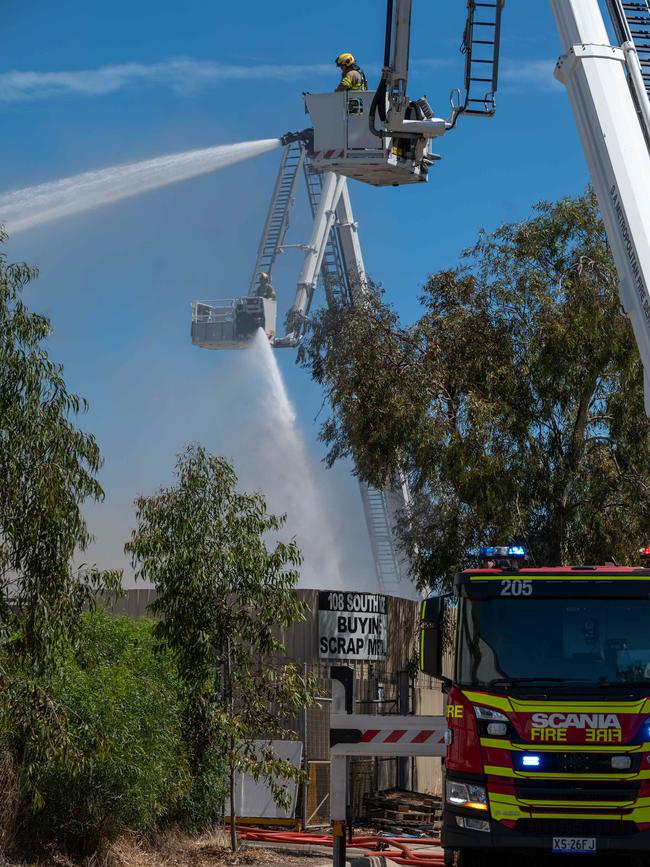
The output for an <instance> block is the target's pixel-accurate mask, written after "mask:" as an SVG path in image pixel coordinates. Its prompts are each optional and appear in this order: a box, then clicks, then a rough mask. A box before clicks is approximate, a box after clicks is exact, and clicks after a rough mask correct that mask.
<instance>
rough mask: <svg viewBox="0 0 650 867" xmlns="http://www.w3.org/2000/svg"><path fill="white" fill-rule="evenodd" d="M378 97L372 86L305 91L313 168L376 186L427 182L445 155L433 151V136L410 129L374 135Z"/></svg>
mask: <svg viewBox="0 0 650 867" xmlns="http://www.w3.org/2000/svg"><path fill="white" fill-rule="evenodd" d="M374 97H375V91H372V90H369V91H359V90H356V91H337V92H334V93H307V94H305V106H306V109H307V112H308V113H309V115H310V116H311V119H312V123H313V133H314V141H313V151H312V152H311V153H310V155H309V156H310V159H311V163H312V166H313V167H314V168H315V169H316V170H317V171H323V172H336V173H337V174H339V175H346V176H347V177H349V178H354V179H355V180H357V181H364V182H365V183H367V184H372V185H373V186H376V187H389V186H400V185H402V184H417V183H423V182H426V180H427V179H428V173H429V167H430V166H431V164H432V163H433V162H434V161H435V160H438V159H440V156H439V155H438V154H434V153H432V152H431V150H430V141H429V140H426V141H425V140H424V139H422V138H421V137H418V138H416V137H414V136H412V135H409V134H407V133H406V132H405V133H404V134H403V135H400V134H387V133H385V132H384V133H383V134H382V135H379V136H377V135H375V134H374V133H373V132H372V131H371V128H370V115H371V108H372V104H373V99H374ZM441 123H442V122H441Z"/></svg>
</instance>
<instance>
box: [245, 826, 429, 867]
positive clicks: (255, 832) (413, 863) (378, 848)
mask: <svg viewBox="0 0 650 867" xmlns="http://www.w3.org/2000/svg"><path fill="white" fill-rule="evenodd" d="M238 833H239V837H240V839H241V840H247V841H249V842H251V843H269V844H275V845H278V844H282V843H285V844H291V845H305V846H310V845H311V846H332V845H333V838H332V836H331V835H330V834H310V833H308V832H306V831H269V830H267V829H265V828H249V827H244V828H239V830H238ZM414 844H417V846H418V847H419V846H424V847H433V846H440V840H439V839H437V838H435V837H418V838H413V837H375V836H372V835H359V836H356V837H354V838H353V840H352V843H350V844H348V845H349V847H350V848H353V849H361V850H362V851H363V852H364V854H366V855H375V854H377V853H381V855H383V856H384V857H385V858H388V859H390V860H391V861H394V862H395V863H396V864H400V865H404V867H439V865H441V864H443V863H444V860H443V854H442V852H441V851H439V852H431V851H430V849H428V848H425V849H424V851H420V850H419V849H413V848H412V847H413V845H414Z"/></svg>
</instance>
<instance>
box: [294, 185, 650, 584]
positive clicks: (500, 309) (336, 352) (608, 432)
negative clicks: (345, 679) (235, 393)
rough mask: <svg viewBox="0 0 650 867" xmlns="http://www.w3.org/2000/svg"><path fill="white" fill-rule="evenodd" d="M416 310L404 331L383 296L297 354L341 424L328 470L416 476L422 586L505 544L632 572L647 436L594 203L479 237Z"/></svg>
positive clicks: (645, 511) (589, 199) (379, 478)
mask: <svg viewBox="0 0 650 867" xmlns="http://www.w3.org/2000/svg"><path fill="white" fill-rule="evenodd" d="M398 288H399V290H400V291H402V292H406V291H409V289H408V287H398ZM393 291H396V290H393ZM421 304H422V314H421V316H420V318H419V319H418V321H417V322H415V323H414V324H412V325H409V326H408V327H407V326H405V325H404V324H403V323H402V322H401V321H400V318H399V316H398V314H397V313H396V312H395V310H394V309H392V308H391V307H390V306H388V305H387V304H386V303H385V301H384V299H383V296H382V292H381V290H380V289H377V291H376V292H375V293H374V294H373V295H372V296H371V297H370V298H368V299H366V302H365V303H363V304H361V305H359V306H356V307H353V308H349V309H344V310H329V311H325V312H323V313H321V314H320V315H319V316H318V317H317V319H316V321H315V322H314V324H313V329H312V331H311V335H310V338H309V341H308V343H307V345H306V346H305V348H304V349H303V352H302V356H301V360H302V363H303V364H304V365H305V366H307V367H308V368H309V369H310V370H311V372H312V375H313V377H314V378H315V380H316V381H317V382H319V383H320V384H321V385H322V386H323V387H324V389H325V392H326V395H327V397H328V398H329V402H330V405H331V408H332V411H331V414H330V417H329V418H328V419H327V420H326V422H325V423H324V425H323V427H322V431H321V436H322V439H323V440H324V441H325V443H326V444H327V445H328V447H329V451H328V460H329V462H330V463H332V462H333V461H335V460H337V459H338V458H339V457H341V456H345V455H352V456H353V457H354V461H355V463H356V466H357V467H358V471H359V472H360V474H361V475H362V476H363V477H365V478H366V479H368V480H369V481H371V482H374V483H375V484H378V485H381V484H382V483H383V482H384V481H385V480H386V479H387V478H390V476H391V474H392V473H393V472H394V471H395V469H396V468H397V467H402V468H405V469H406V471H407V473H408V476H409V478H410V481H411V485H412V489H413V492H414V500H413V505H412V508H411V510H410V513H409V514H408V515H407V516H405V518H404V521H403V526H402V531H403V535H404V538H405V540H406V541H407V543H408V544H409V545H410V546H411V548H412V550H416V551H417V555H416V571H417V577H418V580H419V582H420V584H421V585H422V586H427V585H436V584H445V583H448V582H449V581H450V580H451V579H452V577H453V575H454V573H455V572H456V571H457V570H458V569H460V568H463V567H464V566H466V565H468V564H469V562H470V560H471V559H472V555H473V554H475V552H476V550H477V547H478V546H479V545H480V544H481V543H488V544H489V543H496V544H499V543H501V544H503V543H504V542H508V541H510V540H512V541H515V540H516V541H520V542H523V543H524V544H526V545H527V546H528V547H529V549H530V551H531V552H532V556H533V558H534V561H536V562H537V563H538V564H542V563H543V564H559V563H563V562H603V561H604V560H605V559H608V558H610V557H615V558H618V559H619V560H621V561H622V562H628V563H629V562H635V558H636V555H637V552H638V548H639V545H640V544H641V543H643V544H645V543H646V542H648V539H647V538H646V537H647V532H648V527H649V526H650V426H649V423H648V419H647V418H646V415H645V412H644V409H643V384H642V377H643V372H642V369H641V363H640V359H639V356H638V352H637V349H636V345H635V341H634V336H633V333H632V330H631V328H630V325H629V322H628V320H627V318H626V317H625V315H624V313H623V311H622V310H621V307H620V301H619V295H618V288H617V279H616V273H615V270H614V265H613V261H612V258H611V254H610V250H609V247H608V244H607V239H606V236H605V231H604V227H603V224H602V221H601V219H600V215H599V213H598V208H597V203H596V200H595V197H594V195H593V193H592V192H591V191H590V190H587V191H586V193H585V194H584V195H582V196H579V197H577V198H564V199H561V200H560V201H558V202H555V203H548V202H542V203H540V204H538V205H536V206H535V210H534V213H533V214H532V215H531V216H530V218H528V219H526V220H523V221H521V222H517V223H511V224H505V225H502V226H501V227H500V228H499V229H497V230H496V231H494V232H491V233H488V232H481V233H480V236H479V238H478V240H477V242H476V244H475V245H474V246H473V247H472V248H471V249H470V250H467V251H465V252H464V253H463V254H462V256H461V259H460V262H459V264H458V266H457V267H456V268H453V269H450V270H446V271H441V272H438V273H434V274H432V275H431V276H430V277H429V278H428V280H427V281H426V284H425V286H424V289H423V292H422V296H421Z"/></svg>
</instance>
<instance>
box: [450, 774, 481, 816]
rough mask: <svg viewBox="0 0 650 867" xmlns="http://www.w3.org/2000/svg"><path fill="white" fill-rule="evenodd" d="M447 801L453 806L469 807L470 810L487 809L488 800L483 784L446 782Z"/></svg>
mask: <svg viewBox="0 0 650 867" xmlns="http://www.w3.org/2000/svg"><path fill="white" fill-rule="evenodd" d="M446 792H447V803H448V804H453V806H454V807H469V808H470V809H472V810H487V808H488V800H487V792H486V790H485V786H475V785H473V784H472V783H457V782H455V781H454V780H447V782H446Z"/></svg>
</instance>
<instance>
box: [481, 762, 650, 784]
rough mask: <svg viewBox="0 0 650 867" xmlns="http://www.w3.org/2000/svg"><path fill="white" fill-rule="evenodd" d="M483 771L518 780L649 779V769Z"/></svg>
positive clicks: (491, 768)
mask: <svg viewBox="0 0 650 867" xmlns="http://www.w3.org/2000/svg"><path fill="white" fill-rule="evenodd" d="M485 773H486V774H491V775H492V776H493V777H510V778H511V779H519V780H610V781H611V782H622V781H626V780H650V771H639V773H637V774H542V773H539V772H537V771H536V772H535V773H533V774H526V773H523V772H521V771H515V770H514V769H513V768H502V767H500V766H498V765H486V766H485Z"/></svg>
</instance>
